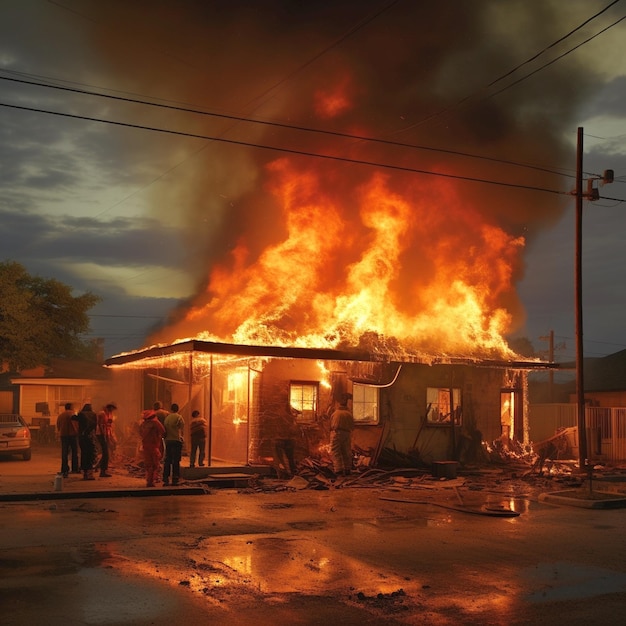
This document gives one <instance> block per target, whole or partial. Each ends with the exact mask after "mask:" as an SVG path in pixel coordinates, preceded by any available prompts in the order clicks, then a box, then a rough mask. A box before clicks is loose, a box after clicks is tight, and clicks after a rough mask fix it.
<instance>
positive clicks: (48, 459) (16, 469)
mask: <svg viewBox="0 0 626 626" xmlns="http://www.w3.org/2000/svg"><path fill="white" fill-rule="evenodd" d="M60 459H61V451H60V446H59V445H58V444H57V443H52V444H48V445H43V444H38V443H33V454H32V458H31V460H30V461H23V460H21V459H20V458H19V457H12V458H8V459H7V458H1V459H0V502H15V501H24V500H59V499H68V498H77V497H80V498H111V497H126V496H136V497H144V496H162V495H202V494H206V493H207V492H208V490H207V489H206V488H205V487H204V486H202V485H200V486H198V485H197V484H194V483H187V484H186V483H185V481H184V480H182V481H181V483H180V486H178V487H171V486H170V487H160V486H157V487H153V488H147V487H146V481H145V479H144V478H143V477H138V476H133V475H131V474H130V473H129V472H128V470H127V469H126V467H124V466H123V465H122V464H120V465H116V464H115V463H112V464H111V467H110V468H109V473H110V474H111V478H100V477H98V473H97V472H95V475H96V480H83V476H82V473H81V474H70V475H69V476H68V477H67V478H62V477H61V481H60V484H58V482H57V480H56V479H57V473H58V471H59V469H60V465H61V460H60ZM59 487H60V488H59Z"/></svg>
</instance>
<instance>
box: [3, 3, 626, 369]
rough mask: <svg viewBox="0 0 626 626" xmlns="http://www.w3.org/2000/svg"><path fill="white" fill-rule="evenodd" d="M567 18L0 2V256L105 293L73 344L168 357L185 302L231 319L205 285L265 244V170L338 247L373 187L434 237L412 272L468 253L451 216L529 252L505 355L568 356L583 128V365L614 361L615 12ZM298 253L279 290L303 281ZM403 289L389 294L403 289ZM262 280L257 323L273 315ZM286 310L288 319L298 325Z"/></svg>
mask: <svg viewBox="0 0 626 626" xmlns="http://www.w3.org/2000/svg"><path fill="white" fill-rule="evenodd" d="M563 6H564V3H563V2H561V1H559V0H555V1H552V2H551V1H550V0H507V1H504V0H499V1H495V0H491V1H489V0H474V1H473V2H466V1H464V0H443V1H439V2H436V3H422V2H414V1H413V0H359V1H347V0H346V1H344V0H334V1H323V0H318V1H315V2H296V1H295V0H257V1H237V0H235V1H233V0H215V1H210V0H208V1H206V2H202V1H200V0H178V1H176V2H175V1H174V0H150V1H148V0H134V1H133V2H127V1H122V0H2V1H1V2H0V83H1V85H2V88H1V90H0V137H1V138H2V140H1V141H0V190H1V193H0V218H1V219H0V222H1V224H2V226H1V227H0V232H1V237H0V241H1V245H2V253H1V254H0V258H1V259H2V260H3V261H17V262H19V263H21V264H23V265H24V266H25V267H26V269H27V270H28V271H29V272H31V273H33V274H36V275H40V276H43V277H45V278H55V279H57V280H60V281H62V282H64V283H66V284H68V285H70V286H71V287H72V288H73V290H74V293H75V294H76V295H78V294H80V293H83V292H84V291H91V292H92V293H95V294H96V295H98V296H100V297H101V302H100V303H99V304H98V305H97V306H96V307H94V308H93V309H92V310H91V311H90V314H91V333H90V335H89V336H88V337H89V338H96V337H100V338H103V339H104V346H105V356H106V357H109V356H112V355H115V354H119V353H122V352H127V351H131V350H136V349H139V348H141V347H142V346H144V345H150V343H151V342H152V341H154V338H155V337H156V338H163V339H164V340H168V341H169V340H172V339H173V338H174V337H176V336H177V332H179V331H178V328H177V326H176V322H175V320H179V319H180V317H181V315H184V314H185V313H184V312H185V311H188V310H189V307H201V306H203V305H204V304H206V303H207V302H209V303H210V304H211V303H212V304H211V306H212V307H213V308H212V310H211V315H212V317H211V318H210V321H211V323H217V322H218V321H219V320H224V319H226V318H228V317H229V316H230V315H233V316H236V308H237V307H238V306H239V305H240V304H239V302H238V301H237V299H236V298H234V297H232V294H230V293H228V288H227V287H223V288H222V290H221V291H220V289H219V288H218V286H219V284H222V283H219V280H218V278H219V277H220V276H222V275H223V274H224V273H225V272H226V271H227V269H229V268H230V271H233V267H234V266H236V265H237V263H238V262H243V263H244V264H245V263H248V268H250V267H252V266H254V264H255V261H252V260H250V259H256V260H258V259H260V258H261V257H262V251H263V250H264V249H267V247H268V246H276V245H277V244H276V242H277V241H278V240H279V238H280V237H281V236H283V234H284V230H285V225H284V223H283V221H282V220H281V219H280V212H279V210H278V209H277V204H278V202H277V195H278V194H279V193H282V192H278V191H276V183H275V181H274V179H273V178H272V175H273V176H274V177H275V176H276V175H277V174H276V172H277V171H278V170H280V172H281V173H282V174H283V175H284V171H285V166H284V163H285V161H282V160H281V159H285V160H288V161H289V163H290V164H293V167H294V171H295V174H294V175H295V176H296V178H299V179H300V180H305V179H306V180H308V178H307V176H314V177H315V180H316V182H317V184H318V185H319V188H320V189H323V190H324V193H323V195H324V197H328V198H332V200H333V202H334V203H335V204H341V203H342V204H343V205H344V208H342V209H341V210H338V212H337V214H333V217H332V218H331V217H330V213H329V214H328V215H329V217H328V219H322V220H319V221H317V222H316V224H315V226H316V228H317V230H318V231H322V232H323V233H324V234H325V235H324V236H327V237H329V238H330V237H331V235H332V236H339V237H341V238H344V239H346V238H347V239H349V245H350V246H352V247H354V245H355V244H354V241H353V239H358V238H359V237H360V236H361V233H360V230H359V228H358V225H357V226H355V231H354V232H355V233H356V232H358V233H359V234H358V235H354V236H353V237H352V239H350V237H349V235H346V232H349V228H350V225H351V224H354V223H355V222H354V218H355V215H356V209H353V208H352V207H351V204H352V203H353V202H355V200H354V198H356V197H358V196H359V193H360V191H359V190H361V189H363V187H364V186H367V185H368V184H371V180H372V178H373V177H374V175H375V172H377V173H379V174H380V173H382V175H383V176H384V177H386V178H385V180H386V181H387V182H386V183H385V184H387V186H388V187H387V188H388V189H389V190H393V191H394V192H397V193H399V192H398V191H397V190H399V189H401V188H402V189H403V190H410V194H409V195H408V196H407V197H410V198H414V199H415V200H414V204H415V207H416V211H417V209H418V208H419V215H421V216H422V218H420V219H421V222H422V223H424V224H425V223H428V224H429V225H431V229H432V230H430V231H429V232H428V233H427V237H428V241H429V242H430V241H432V242H433V246H432V248H431V247H430V245H429V246H422V249H421V250H420V251H419V252H420V254H424V255H425V252H424V248H426V247H428V249H429V250H431V251H432V250H437V253H438V252H439V248H438V247H437V246H436V244H435V243H434V239H435V234H434V233H435V231H437V232H442V231H443V232H445V231H448V230H449V231H451V233H452V234H454V235H455V237H454V239H453V240H454V242H455V246H454V255H455V256H456V257H458V258H469V257H470V256H472V255H474V254H475V253H474V252H472V249H473V237H474V236H475V235H476V233H475V232H474V230H476V231H477V230H478V229H477V228H475V226H473V225H472V224H474V223H475V221H474V222H470V221H467V222H464V221H463V220H462V219H459V218H458V215H461V213H459V214H457V213H453V212H451V210H450V209H449V208H448V206H447V204H448V203H456V204H457V205H458V206H459V207H460V208H459V210H461V209H462V211H463V212H462V215H472V216H475V220H478V221H481V220H482V221H484V223H485V224H488V225H489V226H490V227H493V228H495V229H497V231H498V233H501V234H504V235H505V236H506V241H507V242H508V246H510V247H512V246H515V245H517V244H516V243H515V242H518V241H520V240H521V239H520V238H523V240H524V246H523V252H522V253H520V258H519V259H516V260H514V261H512V262H511V273H512V276H511V282H512V288H511V289H508V290H506V289H505V290H502V291H501V292H498V294H496V295H497V297H496V295H494V306H495V302H496V300H497V304H498V306H500V307H504V308H506V309H507V310H509V311H510V313H511V320H512V323H511V326H510V336H511V337H527V338H528V339H530V340H531V342H532V343H533V345H534V346H535V348H536V349H537V350H547V348H548V343H547V340H546V337H547V336H548V335H549V334H550V332H553V333H554V337H555V344H556V354H555V356H556V358H557V360H568V359H572V358H573V356H574V353H575V322H574V310H575V307H574V304H575V301H574V259H575V198H574V197H573V195H572V192H573V191H574V188H575V180H576V179H575V172H576V151H577V129H578V128H579V127H581V128H583V129H584V139H583V144H584V155H583V169H584V172H585V175H584V178H585V181H586V180H587V179H588V178H590V177H591V178H598V177H601V176H602V174H603V172H604V171H605V170H608V169H612V170H614V173H615V182H613V183H612V184H606V185H605V184H600V182H599V181H595V182H593V185H596V186H598V188H599V193H600V200H597V201H595V202H587V201H585V202H584V207H583V236H582V239H583V244H582V259H583V311H584V314H583V320H584V339H585V343H584V345H585V354H586V355H587V356H602V355H605V354H611V353H613V352H617V351H619V350H622V349H626V325H625V324H624V316H623V313H622V312H623V311H624V310H625V309H626V289H625V286H626V262H625V261H626V250H625V248H624V245H623V237H624V232H626V228H625V227H626V202H625V201H626V142H625V139H626V108H625V107H624V105H623V102H624V99H625V96H626V54H625V52H626V51H625V50H624V47H625V46H626V19H623V18H625V17H626V0H619V1H617V2H612V1H611V0H598V1H595V0H573V1H571V2H568V3H567V11H564V10H563ZM604 9H606V10H604ZM622 19H623V21H620V20H622ZM290 127H297V128H298V129H299V130H295V129H293V128H290ZM306 129H314V130H315V131H316V132H311V130H306ZM366 138H367V139H370V140H371V139H373V140H374V141H367V140H366ZM399 144H402V146H400V145H399ZM408 146H412V148H411V147H408ZM415 146H420V147H421V149H416V148H415ZM425 147H426V148H428V149H424V148H425ZM317 154H323V155H326V158H319V157H317V156H315V155H317ZM328 157H331V158H328ZM476 157H480V158H476ZM277 164H282V165H277ZM313 172H315V174H313ZM432 172H436V173H438V175H433V174H432ZM440 174H443V175H444V177H442V176H441V175H440ZM445 176H451V177H452V178H450V179H446V178H445ZM481 181H482V182H481ZM485 181H488V182H485ZM448 184H450V185H453V187H446V185H448ZM585 188H586V183H585ZM331 189H332V191H331ZM319 193H320V195H322V194H321V192H319ZM407 193H408V191H407ZM408 204H409V205H410V202H409V203H408ZM418 205H419V206H418ZM427 214H428V215H427ZM435 216H440V217H439V218H438V220H435ZM311 219H313V218H312V217H311ZM411 219H415V218H411ZM415 221H418V220H417V219H415ZM481 223H482V222H481ZM416 228H417V226H416ZM459 229H460V231H463V232H465V231H467V247H465V246H464V244H463V239H462V237H461V232H460V231H459V234H457V230H459ZM463 229H465V230H463ZM364 232H365V231H364ZM420 241H422V242H423V241H424V239H422V240H420ZM244 244H245V245H244ZM244 249H245V254H246V255H247V256H246V259H247V260H244V261H241V258H240V257H237V254H238V252H237V251H241V250H244ZM504 254H509V251H508V248H504V249H503V255H504ZM314 256H315V252H313V253H310V254H309V256H308V258H309V259H311V264H314V263H313V257H314ZM306 258H307V257H301V258H300V259H299V260H298V261H297V262H295V263H294V265H293V266H292V274H291V276H290V279H291V281H292V284H296V283H305V282H306V281H307V280H308V274H307V273H306V267H305V266H306V265H307V261H306ZM333 258H335V259H337V258H338V257H337V256H336V255H335V256H334V257H333ZM472 258H477V259H480V262H481V263H488V262H489V260H488V259H487V258H486V257H482V256H476V257H472ZM303 259H304V260H303ZM404 259H405V261H406V260H410V261H411V263H412V265H411V267H413V268H415V267H416V266H419V264H420V263H422V264H424V265H426V264H427V261H426V260H425V259H424V258H423V257H422V256H419V255H418V252H416V251H413V252H411V253H406V254H405V255H404ZM398 262H399V261H398ZM491 262H492V263H493V262H494V261H491ZM476 263H478V261H476ZM257 265H258V263H257ZM407 267H408V266H407ZM429 267H430V265H429ZM415 272H416V273H417V274H419V271H418V270H415ZM408 273H409V271H408V269H402V271H401V272H400V273H399V274H398V275H397V276H395V278H394V280H395V281H396V282H397V283H398V284H402V285H404V286H405V287H406V285H408V286H409V287H408V288H405V290H404V292H405V293H408V292H411V290H412V289H413V283H411V282H410V281H409V277H408ZM328 274H329V276H330V274H332V272H331V271H330V270H329V272H328ZM247 275H248V276H250V274H249V273H248V274H247ZM336 279H337V280H340V279H345V275H343V276H341V275H339V274H338V275H337V277H336ZM327 283H328V287H329V290H332V289H333V288H334V284H335V283H332V282H331V279H330V278H329V277H328V278H327ZM280 284H281V291H279V292H278V293H277V295H276V296H275V297H276V299H275V300H268V299H267V298H264V301H267V302H269V304H268V307H272V306H276V307H278V308H281V307H282V304H280V305H276V304H272V303H274V302H279V303H281V302H284V301H285V300H286V299H288V293H289V292H290V288H289V286H286V287H285V285H284V284H283V283H280ZM228 285H230V288H231V289H235V288H237V289H240V290H241V291H246V290H247V291H250V290H253V287H254V286H255V285H256V283H254V284H253V282H249V283H248V284H247V285H243V286H242V283H237V282H236V281H232V280H231V281H230V282H228ZM236 285H239V286H238V287H237V286H236ZM249 285H253V287H249ZM277 285H278V283H276V285H274V289H275V291H278V286H277ZM299 289H300V291H298V293H299V294H301V293H302V291H301V288H299ZM216 293H217V294H218V296H221V303H220V308H219V311H217V310H216V308H215V307H216V305H215V302H214V300H215V299H216V298H217V297H218V296H215V294H216ZM211 297H213V300H210V298H211ZM394 297H395V298H399V297H400V296H397V294H394ZM418 301H419V299H418V298H417V297H415V298H414V299H413V300H411V302H418ZM394 304H395V305H396V307H397V308H398V309H403V308H404V309H410V307H408V305H407V304H406V303H404V304H403V303H401V302H395V301H394ZM289 306H290V307H291V308H289V309H288V310H285V309H283V308H281V315H282V316H283V317H286V316H288V315H291V316H293V315H295V312H296V311H297V312H298V313H302V309H304V308H306V307H305V306H303V305H302V303H300V304H299V306H298V307H296V305H295V303H290V305H289ZM416 306H417V305H416ZM209 325H210V324H209ZM171 327H173V328H176V330H175V331H171V332H169V333H168V332H162V330H159V329H162V328H166V329H167V328H171ZM208 330H210V329H208ZM181 332H182V331H181Z"/></svg>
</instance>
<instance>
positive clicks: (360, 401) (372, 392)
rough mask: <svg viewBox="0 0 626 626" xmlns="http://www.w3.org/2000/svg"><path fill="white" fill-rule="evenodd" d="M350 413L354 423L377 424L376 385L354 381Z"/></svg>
mask: <svg viewBox="0 0 626 626" xmlns="http://www.w3.org/2000/svg"><path fill="white" fill-rule="evenodd" d="M352 414H353V415H354V423H355V424H378V420H379V415H378V387H372V386H371V385H359V384H357V383H354V385H353V386H352Z"/></svg>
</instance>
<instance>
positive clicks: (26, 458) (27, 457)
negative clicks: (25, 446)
mask: <svg viewBox="0 0 626 626" xmlns="http://www.w3.org/2000/svg"><path fill="white" fill-rule="evenodd" d="M30 456H31V451H30V450H28V451H27V452H23V453H22V458H23V459H24V460H25V461H30Z"/></svg>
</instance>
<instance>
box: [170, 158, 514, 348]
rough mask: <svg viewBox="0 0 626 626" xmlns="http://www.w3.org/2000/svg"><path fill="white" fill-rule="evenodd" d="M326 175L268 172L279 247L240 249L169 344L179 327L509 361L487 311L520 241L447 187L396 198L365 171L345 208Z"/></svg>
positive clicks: (493, 313) (431, 186) (417, 189)
mask: <svg viewBox="0 0 626 626" xmlns="http://www.w3.org/2000/svg"><path fill="white" fill-rule="evenodd" d="M327 167H328V166H326V167H318V168H317V169H314V168H313V167H312V166H311V164H310V163H307V164H306V166H303V165H300V166H298V165H296V164H295V163H294V162H292V161H290V160H289V159H287V158H281V159H278V160H276V161H274V162H272V163H271V164H270V165H269V166H268V168H267V170H268V172H267V173H268V187H269V189H270V191H271V193H272V195H273V196H274V198H275V200H276V202H277V203H278V204H279V206H280V208H281V213H282V218H283V223H284V227H285V234H284V237H282V238H281V239H280V240H279V241H277V242H276V243H274V244H272V245H269V246H268V247H267V248H266V249H264V250H263V251H262V252H261V253H260V254H259V255H258V257H257V258H254V259H252V258H250V256H249V254H248V250H247V247H246V243H245V242H240V243H239V245H238V246H237V247H236V248H235V249H234V250H233V251H232V254H231V256H230V259H229V263H228V264H221V265H219V266H217V267H215V268H214V269H213V271H212V273H211V275H210V279H209V282H208V285H207V287H206V293H205V294H204V295H203V297H202V298H200V299H199V302H198V303H196V304H195V305H193V306H191V307H190V308H189V309H188V311H187V312H186V313H185V315H184V317H183V319H181V320H180V321H179V322H178V323H177V324H176V325H174V326H173V327H170V328H169V329H168V334H169V337H170V340H171V339H180V338H187V337H188V336H189V333H188V332H185V331H186V329H189V330H193V332H192V334H193V336H194V337H197V338H201V339H206V340H209V339H211V340H219V341H228V342H234V343H243V344H261V345H266V344H273V345H292V346H302V347H338V346H351V347H355V346H360V347H367V348H370V349H373V348H375V347H376V346H375V345H371V344H372V339H373V340H374V343H375V344H377V345H379V346H380V343H381V341H383V342H384V343H385V345H386V346H387V349H388V346H389V344H390V342H392V343H393V345H394V346H395V347H396V348H397V347H398V346H403V347H404V348H405V349H417V350H421V351H428V352H430V353H448V354H450V353H454V354H468V353H469V354H479V353H484V352H485V351H488V352H494V351H495V352H497V353H499V354H506V353H508V348H507V346H506V342H505V341H504V340H503V334H504V333H505V332H506V331H507V330H508V325H509V322H510V315H509V314H508V313H507V311H505V310H504V309H503V308H501V307H500V306H498V302H499V301H500V299H501V296H502V294H505V293H507V292H509V291H510V290H511V289H512V284H511V281H512V276H513V268H514V266H515V264H516V263H518V261H519V256H520V253H521V251H522V248H523V245H524V242H523V240H522V239H520V238H516V237H512V236H510V235H508V234H507V233H506V232H504V231H503V230H502V229H501V228H499V227H498V226H496V225H494V224H489V223H486V222H485V220H484V218H483V217H481V216H480V214H479V213H478V212H477V211H475V210H473V209H472V207H470V206H468V205H467V204H465V203H464V202H463V200H462V198H460V197H459V196H458V195H457V194H456V193H455V189H454V187H453V183H451V182H449V181H439V182H435V183H433V182H432V181H428V184H427V185H426V184H425V183H424V182H423V181H422V182H421V183H417V182H413V183H409V184H408V186H407V187H406V188H405V189H402V190H399V189H394V188H392V185H391V181H390V179H389V177H386V176H385V175H383V174H381V173H379V172H375V173H373V174H372V175H371V177H370V178H369V180H367V181H366V182H365V183H364V184H362V185H361V187H360V188H358V189H356V190H355V193H354V197H353V198H352V201H351V202H352V204H353V206H351V207H345V206H344V203H345V200H342V199H340V198H339V197H336V196H335V195H334V194H333V189H334V187H333V185H332V184H331V185H325V184H324V180H325V178H326V177H327V176H329V173H328V172H327V171H326V170H327ZM202 301H204V302H202Z"/></svg>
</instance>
